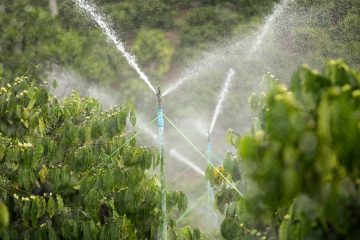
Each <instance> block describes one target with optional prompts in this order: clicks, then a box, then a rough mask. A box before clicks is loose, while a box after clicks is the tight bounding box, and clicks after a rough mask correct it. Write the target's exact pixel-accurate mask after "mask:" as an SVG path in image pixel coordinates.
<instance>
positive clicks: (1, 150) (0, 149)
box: [0, 144, 6, 161]
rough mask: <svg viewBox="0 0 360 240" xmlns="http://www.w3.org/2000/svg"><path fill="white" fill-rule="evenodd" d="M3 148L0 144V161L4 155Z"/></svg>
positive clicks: (4, 148) (4, 147)
mask: <svg viewBox="0 0 360 240" xmlns="http://www.w3.org/2000/svg"><path fill="white" fill-rule="evenodd" d="M5 150H6V146H5V145H3V144H0V161H1V160H2V159H3V158H4V156H5Z"/></svg>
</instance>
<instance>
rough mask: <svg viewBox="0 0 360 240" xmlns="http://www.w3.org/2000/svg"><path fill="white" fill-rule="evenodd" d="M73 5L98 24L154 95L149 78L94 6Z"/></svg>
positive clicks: (79, 2)
mask: <svg viewBox="0 0 360 240" xmlns="http://www.w3.org/2000/svg"><path fill="white" fill-rule="evenodd" d="M75 3H76V4H77V5H78V6H79V7H80V8H81V9H82V10H84V11H85V12H86V13H88V14H89V15H90V16H91V18H92V19H93V20H94V21H95V22H96V23H97V24H98V26H99V27H100V28H101V29H102V31H103V32H104V33H105V35H106V37H107V38H108V40H109V41H111V42H113V43H114V45H115V47H116V49H117V50H118V51H119V52H120V53H121V54H122V55H123V56H124V58H125V59H126V61H127V62H128V63H129V65H130V66H131V67H132V68H133V69H134V70H135V71H136V73H137V74H138V75H139V77H140V78H141V79H142V80H143V81H144V82H145V83H146V85H148V87H149V88H150V90H151V91H152V92H153V93H154V94H157V93H156V90H155V88H154V86H153V85H152V84H151V82H150V80H149V77H148V76H147V75H146V74H145V73H144V72H143V71H142V70H141V69H140V67H139V65H138V64H137V62H136V58H135V57H134V56H133V55H131V54H130V53H129V52H127V51H126V49H125V46H124V43H123V42H122V41H121V40H120V39H119V38H118V37H117V36H116V34H115V32H114V30H113V29H112V28H111V27H110V25H109V24H108V23H107V22H106V20H105V19H104V17H103V16H102V15H101V14H99V13H98V11H97V9H96V7H95V5H93V4H91V3H90V2H87V1H86V0H76V1H75Z"/></svg>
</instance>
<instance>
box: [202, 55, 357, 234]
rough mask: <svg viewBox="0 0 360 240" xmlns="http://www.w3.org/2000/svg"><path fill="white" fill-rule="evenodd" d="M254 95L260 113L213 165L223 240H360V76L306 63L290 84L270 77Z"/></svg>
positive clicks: (332, 65)
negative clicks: (231, 150)
mask: <svg viewBox="0 0 360 240" xmlns="http://www.w3.org/2000/svg"><path fill="white" fill-rule="evenodd" d="M267 80H268V81H269V82H270V83H271V84H270V88H269V92H268V94H267V95H266V96H265V95H263V94H262V95H254V96H252V97H251V98H250V101H249V103H250V106H251V108H252V109H253V110H255V111H256V112H257V113H258V117H257V118H255V119H254V122H253V125H252V128H251V132H250V133H249V134H247V135H245V136H239V135H238V134H236V133H233V132H231V131H230V132H229V134H228V136H227V138H228V141H229V142H230V143H231V144H232V145H234V146H235V148H236V149H237V154H236V155H231V154H228V155H227V157H226V159H225V160H224V163H223V166H222V167H220V168H219V170H220V171H223V173H224V174H225V176H226V177H227V178H229V179H230V180H232V181H233V182H234V184H235V185H236V186H237V188H238V189H239V190H241V191H242V192H243V193H244V195H245V198H242V197H241V196H239V194H237V192H236V191H234V190H233V189H232V188H230V187H229V186H228V185H227V184H226V182H225V181H223V180H222V178H220V177H219V176H218V174H217V173H216V171H213V170H211V168H209V169H208V170H207V178H208V179H209V181H210V183H211V184H212V185H213V186H214V187H216V188H217V189H218V190H217V195H216V205H217V209H218V210H219V211H220V212H222V213H224V214H225V219H224V221H223V223H222V226H221V233H222V236H223V237H224V238H225V239H281V240H289V239H292V240H293V239H358V237H359V236H360V229H359V227H358V226H359V224H360V186H359V185H360V161H359V159H360V73H359V72H357V71H355V70H353V69H350V68H349V67H348V66H347V65H346V64H345V63H344V62H342V61H340V60H338V61H330V62H328V63H327V66H326V68H325V70H324V71H323V73H319V72H317V71H315V70H312V69H310V68H309V67H307V66H303V67H301V68H300V69H299V70H298V71H297V72H296V73H295V74H294V75H293V78H292V81H291V84H290V87H289V88H287V86H285V85H284V84H281V83H279V82H278V81H277V80H276V79H274V78H272V77H271V76H268V79H267Z"/></svg>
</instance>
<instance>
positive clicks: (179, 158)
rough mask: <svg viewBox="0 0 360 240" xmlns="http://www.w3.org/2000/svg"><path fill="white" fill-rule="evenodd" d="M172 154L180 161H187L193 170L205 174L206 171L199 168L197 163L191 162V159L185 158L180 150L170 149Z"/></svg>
mask: <svg viewBox="0 0 360 240" xmlns="http://www.w3.org/2000/svg"><path fill="white" fill-rule="evenodd" d="M170 155H171V156H173V157H174V158H175V159H177V160H178V161H180V162H183V163H185V164H186V165H188V166H189V167H190V168H191V169H192V170H194V171H195V172H197V173H198V174H200V175H201V176H205V172H204V171H203V170H202V169H201V168H199V167H198V166H197V165H196V164H194V163H193V162H191V161H190V160H189V159H187V158H185V157H184V156H183V155H181V154H180V153H179V152H178V151H176V150H175V149H174V148H172V149H171V150H170Z"/></svg>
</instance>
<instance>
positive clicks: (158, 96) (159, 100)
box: [156, 87, 161, 107]
mask: <svg viewBox="0 0 360 240" xmlns="http://www.w3.org/2000/svg"><path fill="white" fill-rule="evenodd" d="M156 96H157V98H158V107H161V90H160V87H158V91H157V93H156Z"/></svg>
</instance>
